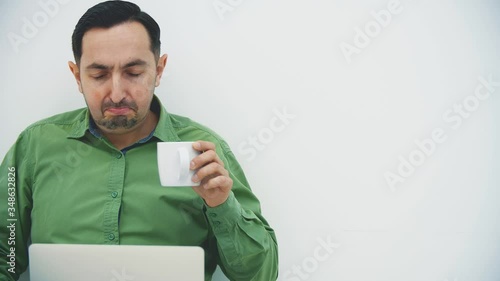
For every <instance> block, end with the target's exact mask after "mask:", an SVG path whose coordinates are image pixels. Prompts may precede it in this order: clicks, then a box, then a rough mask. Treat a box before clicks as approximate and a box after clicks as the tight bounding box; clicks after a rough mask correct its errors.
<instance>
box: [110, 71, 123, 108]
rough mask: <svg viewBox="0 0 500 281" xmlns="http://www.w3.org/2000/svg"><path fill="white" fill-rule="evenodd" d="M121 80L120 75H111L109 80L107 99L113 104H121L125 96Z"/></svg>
mask: <svg viewBox="0 0 500 281" xmlns="http://www.w3.org/2000/svg"><path fill="white" fill-rule="evenodd" d="M121 79H122V78H121V77H120V75H113V78H112V79H111V89H110V93H109V98H110V99H111V101H112V102H114V103H119V102H121V101H122V100H123V99H124V98H125V96H126V93H125V88H124V85H123V81H121Z"/></svg>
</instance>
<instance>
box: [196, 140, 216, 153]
mask: <svg viewBox="0 0 500 281" xmlns="http://www.w3.org/2000/svg"><path fill="white" fill-rule="evenodd" d="M193 148H194V149H195V150H197V151H200V152H204V151H207V150H215V144H214V143H213V142H209V141H201V140H200V141H196V142H194V143H193Z"/></svg>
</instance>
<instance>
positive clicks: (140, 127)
mask: <svg viewBox="0 0 500 281" xmlns="http://www.w3.org/2000/svg"><path fill="white" fill-rule="evenodd" d="M156 124H158V116H156V114H155V113H153V112H152V111H149V113H148V114H147V115H146V117H145V118H144V120H143V121H142V122H141V123H139V124H137V125H136V127H135V128H134V129H132V130H131V131H127V132H123V133H109V132H102V134H103V136H104V137H106V139H108V140H109V141H110V142H111V143H112V144H113V146H114V147H116V148H117V149H119V150H122V149H124V148H125V147H128V146H131V145H133V144H134V143H136V142H138V141H139V140H141V139H143V138H145V137H147V136H149V134H151V132H152V131H153V130H154V128H155V127H156Z"/></svg>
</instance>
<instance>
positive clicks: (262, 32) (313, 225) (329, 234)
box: [0, 0, 500, 281]
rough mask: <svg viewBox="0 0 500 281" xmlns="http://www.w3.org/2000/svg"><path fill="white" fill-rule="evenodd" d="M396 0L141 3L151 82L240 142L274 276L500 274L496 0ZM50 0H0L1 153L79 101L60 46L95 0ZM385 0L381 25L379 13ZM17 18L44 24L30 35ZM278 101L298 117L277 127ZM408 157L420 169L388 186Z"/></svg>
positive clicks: (430, 278) (419, 279)
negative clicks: (158, 69)
mask: <svg viewBox="0 0 500 281" xmlns="http://www.w3.org/2000/svg"><path fill="white" fill-rule="evenodd" d="M54 1H55V0H41V3H48V2H54ZM394 1H396V0H392V1H389V0H371V1H367V0H365V1H348V0H338V1H333V0H331V1H327V0H311V1H297V0H275V1H263V0H253V1H244V0H220V1H214V0H194V1H181V0H169V1H152V0H142V1H136V3H138V4H139V5H140V6H141V7H142V8H143V10H145V11H146V12H148V13H150V14H151V15H152V16H153V17H154V18H155V19H157V21H158V22H159V24H160V26H161V28H162V32H163V34H162V42H163V52H166V53H168V54H169V64H168V69H167V73H168V75H167V77H165V78H164V80H163V82H162V85H161V86H160V87H159V88H158V89H157V94H158V95H159V96H160V98H161V99H162V101H163V102H164V104H166V106H167V108H168V109H169V111H171V112H173V113H177V114H181V115H187V116H190V117H192V118H193V119H195V120H198V121H200V122H201V123H204V124H205V125H207V126H209V127H211V128H212V129H214V130H215V131H217V132H218V133H219V134H220V135H222V136H223V137H225V138H226V140H227V141H228V142H229V144H230V145H231V146H232V148H233V150H234V151H235V154H236V156H237V157H238V159H239V160H240V162H241V164H242V166H243V167H244V169H245V171H246V173H247V176H248V178H249V180H250V182H251V184H252V187H253V190H254V192H255V193H256V194H257V195H258V197H259V198H260V199H261V202H262V207H263V212H264V215H265V216H266V217H267V219H268V220H269V222H270V223H271V224H272V226H273V227H274V229H275V230H276V232H277V236H278V239H279V249H280V269H281V271H280V280H290V281H297V280H318V281H324V280H339V281H401V280H405V281H445V280H449V281H473V280H474V281H475V280H481V281H490V280H491V281H493V280H498V278H499V276H500V269H499V267H498V262H499V261H500V239H499V237H500V235H499V234H500V204H498V200H499V198H500V196H499V195H500V189H499V187H500V175H499V173H498V172H499V170H498V167H499V165H500V160H499V156H500V149H499V145H498V144H499V141H500V138H499V137H500V133H499V130H498V128H499V121H500V118H499V110H498V109H499V106H500V84H498V82H494V83H492V84H491V85H490V89H489V91H487V90H485V89H482V92H480V93H484V94H486V93H488V92H489V93H490V95H489V96H488V97H484V98H483V99H482V100H479V99H477V98H475V97H474V93H475V90H476V88H477V87H479V86H480V85H481V83H480V82H479V81H480V80H479V77H483V78H484V79H486V80H492V81H499V82H500V68H499V62H500V55H499V52H498V49H499V48H500V40H499V38H500V36H499V35H500V27H499V26H500V20H499V19H498V15H499V13H500V4H499V3H498V2H497V1H494V0H475V1H472V0H469V1H465V0H461V1H459V0H454V1H453V0H441V1H430V0H401V1H400V2H394ZM54 3H57V9H53V12H52V13H51V15H47V12H45V11H44V9H43V8H42V5H40V3H39V1H27V0H23V1H5V0H4V1H0V11H1V14H2V16H1V17H0V54H1V61H2V67H0V79H1V80H0V81H1V83H0V84H1V95H0V120H2V122H1V140H0V154H1V155H2V157H3V155H5V153H6V152H7V150H8V148H9V147H10V146H11V145H12V143H13V142H14V141H15V139H16V137H17V135H18V134H19V133H20V132H21V131H22V130H23V129H24V128H25V127H26V126H27V125H29V124H30V123H32V122H35V121H37V120H39V119H41V118H44V117H47V116H50V115H54V114H56V113H59V112H63V111H68V110H72V109H75V108H77V107H83V106H85V104H84V101H83V98H82V97H81V96H80V95H79V93H78V91H77V87H76V84H75V82H74V81H73V79H72V76H71V75H70V72H69V70H68V67H67V61H68V60H72V53H71V40H70V37H71V33H72V31H73V28H74V26H75V24H76V22H77V20H78V19H79V17H80V16H81V15H82V14H83V13H84V12H85V11H86V9H87V8H89V7H90V6H92V5H93V4H95V3H97V1H91V0H85V1H71V0H65V1H62V0H60V1H59V0H58V2H54ZM398 3H399V6H397V5H398ZM224 4H225V5H229V7H231V9H232V10H231V11H226V12H224V13H222V14H218V13H217V11H216V9H215V6H214V5H219V6H220V5H224ZM388 5H389V6H390V7H392V11H394V10H396V13H394V14H392V17H391V19H390V21H389V20H387V18H386V20H387V22H385V23H384V25H386V26H384V27H380V26H381V25H380V24H378V23H376V21H375V16H374V15H373V12H375V13H378V12H379V11H381V10H382V9H387V7H388ZM391 5H395V6H394V7H396V6H397V7H399V8H394V7H393V6H391ZM220 7H222V6H220ZM44 13H45V15H46V16H45V18H44V16H43V14H44ZM24 18H26V21H29V22H31V23H35V24H38V25H39V27H38V28H37V31H36V32H31V34H30V33H26V30H25V34H24V35H23V28H25V27H24V26H25V25H26V21H23V19H24ZM357 29H360V30H366V29H368V32H371V33H370V34H371V35H372V37H369V40H370V41H369V42H367V41H366V40H365V41H364V42H363V40H361V39H360V38H357V39H358V40H357V41H359V42H357V41H355V39H356V36H357V37H359V35H357V34H358V32H357V31H356V30H357ZM32 31H33V30H32ZM10 33H15V34H17V35H19V36H23V37H24V38H25V41H24V43H22V44H20V45H15V44H13V43H12V42H11V40H10V39H9V34H10ZM10 36H12V34H11V35H10ZM365 39H366V38H365ZM356 42H357V43H358V44H357V46H358V47H359V48H358V50H357V53H354V54H352V55H351V56H346V55H344V53H343V52H342V50H341V47H340V46H341V45H342V44H344V46H345V44H350V45H352V46H353V48H354V47H356ZM363 43H364V44H363ZM349 60H350V63H349V62H348V61H349ZM464 101H465V103H466V105H465V109H464V112H462V113H461V114H462V115H460V113H458V112H457V111H456V110H458V109H457V108H458V107H456V106H458V105H460V104H463V102H464ZM454 106H455V107H456V108H454ZM283 110H286V112H288V114H290V115H293V116H294V117H293V118H291V119H289V120H288V124H286V125H283V126H280V127H279V130H276V129H277V128H275V131H274V132H273V131H271V130H270V129H269V128H270V122H272V121H273V120H274V118H275V116H276V111H279V112H280V111H283ZM449 110H451V112H450V111H449ZM443 114H445V115H447V118H448V119H445V118H444V117H443ZM465 116H467V117H465ZM449 118H453V119H449ZM459 121H462V122H461V123H460V124H459V123H458V122H459ZM277 124H278V125H281V123H277ZM434 130H438V131H439V130H440V132H441V134H442V136H441V138H440V139H441V140H443V139H445V140H444V141H442V142H441V143H437V144H436V147H435V149H434V150H433V151H431V153H429V155H428V156H427V155H424V154H423V152H422V149H419V146H417V144H416V143H415V141H416V140H417V141H421V142H422V141H424V139H429V138H431V137H432V132H433V131H434ZM252 137H256V138H257V139H258V140H259V143H260V144H259V145H258V146H259V150H257V149H256V148H255V147H253V148H252V146H251V145H250V144H249V143H248V141H249V138H252ZM245 142H246V143H245ZM251 149H253V150H254V151H255V152H256V154H255V155H254V157H251V156H252V155H251V154H250V152H249V150H251ZM419 151H420V152H419ZM400 156H401V157H402V158H404V159H406V160H408V159H409V158H410V156H411V157H413V160H411V161H413V162H414V164H415V165H414V166H416V167H415V169H414V172H413V173H412V174H410V173H408V174H400V175H399V176H401V178H400V179H404V182H398V183H396V184H395V186H394V188H393V189H391V188H390V185H389V184H388V183H387V181H386V179H385V176H384V175H385V174H386V173H387V172H392V173H394V174H395V175H398V165H400V163H401V162H402V161H403V160H401V158H400ZM419 156H420V157H419ZM422 156H423V157H422ZM417 162H418V163H417ZM403 172H404V171H403ZM321 240H323V241H328V240H330V241H331V242H332V243H335V245H334V246H335V247H332V248H331V249H330V251H327V249H323V248H322V243H321V242H320V241H321ZM317 249H319V250H320V252H318V251H317ZM318 254H319V255H318ZM218 280H224V279H223V278H222V277H219V278H218Z"/></svg>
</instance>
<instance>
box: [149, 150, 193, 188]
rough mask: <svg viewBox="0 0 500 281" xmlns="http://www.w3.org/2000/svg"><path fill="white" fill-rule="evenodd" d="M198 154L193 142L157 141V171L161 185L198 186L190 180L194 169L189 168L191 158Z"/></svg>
mask: <svg viewBox="0 0 500 281" xmlns="http://www.w3.org/2000/svg"><path fill="white" fill-rule="evenodd" d="M199 154H200V152H199V151H196V150H195V149H194V148H193V142H158V143H157V157H158V173H159V175H160V182H161V185H162V186H198V185H200V183H199V182H196V183H195V182H193V181H191V178H192V177H193V176H194V174H195V173H196V170H190V169H189V165H190V163H191V160H193V158H195V157H196V156H198V155H199Z"/></svg>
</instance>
